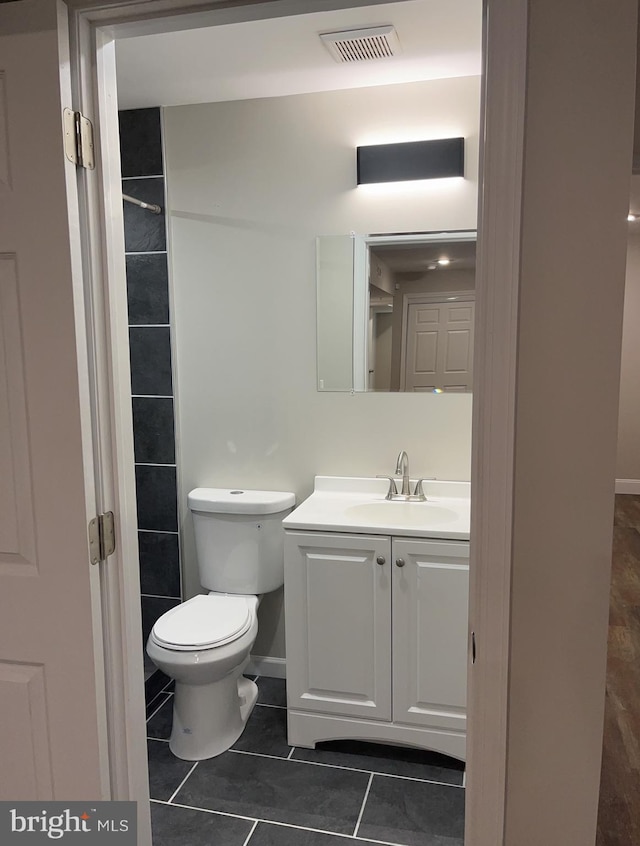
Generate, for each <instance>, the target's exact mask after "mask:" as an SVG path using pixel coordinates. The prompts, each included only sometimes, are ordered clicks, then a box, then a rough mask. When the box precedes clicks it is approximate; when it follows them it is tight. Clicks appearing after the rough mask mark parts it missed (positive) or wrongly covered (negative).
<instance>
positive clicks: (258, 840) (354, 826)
mask: <svg viewBox="0 0 640 846" xmlns="http://www.w3.org/2000/svg"><path fill="white" fill-rule="evenodd" d="M257 684H258V688H259V691H260V693H259V697H258V704H257V705H256V706H255V708H254V711H253V714H252V715H251V718H250V720H249V722H248V724H247V727H246V729H245V731H244V733H243V735H242V737H241V738H240V739H239V740H238V742H237V743H236V744H235V745H234V746H233V748H232V749H230V750H229V751H228V752H225V753H224V754H223V755H220V756H218V757H217V758H212V759H210V760H208V761H200V762H199V763H196V764H193V763H191V762H188V761H181V760H179V759H178V758H176V757H174V756H173V755H172V754H171V752H170V751H169V745H168V742H167V741H168V737H169V734H170V731H171V712H172V705H173V702H172V699H173V697H172V695H171V693H170V690H167V691H165V692H164V693H162V694H160V695H159V697H158V698H157V699H156V701H155V703H154V704H155V710H154V709H153V708H152V709H151V711H150V713H151V716H150V717H149V720H148V722H147V727H148V731H147V734H148V737H149V741H148V746H149V782H150V789H151V820H152V825H153V843H154V846H170V845H171V846H174V844H176V843H179V844H180V846H214V845H215V846H347V844H348V843H353V842H354V841H355V842H356V843H358V844H367V843H369V844H373V843H378V844H379V843H383V844H400V846H462V843H463V830H464V789H463V784H464V770H463V766H462V764H460V763H459V762H458V761H454V760H452V759H449V758H446V757H444V756H442V755H437V754H435V753H430V752H423V751H421V750H416V749H407V748H396V747H391V746H379V745H375V744H370V743H358V742H355V741H341V742H333V743H322V744H318V749H316V750H311V749H300V748H297V749H294V748H292V747H291V746H289V745H288V743H287V728H286V722H287V721H286V717H287V712H286V695H285V683H284V681H282V680H280V679H271V678H266V677H261V678H259V679H257Z"/></svg>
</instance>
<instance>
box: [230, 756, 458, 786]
mask: <svg viewBox="0 0 640 846" xmlns="http://www.w3.org/2000/svg"><path fill="white" fill-rule="evenodd" d="M294 750H295V747H294ZM227 751H228V752H234V753H235V754H236V755H255V756H256V757H257V758H270V759H271V760H274V761H293V763H295V764H310V765H311V766H312V767H329V768H331V769H334V770H347V771H348V772H352V773H366V775H378V776H384V777H385V778H403V779H405V781H417V782H420V784H436V785H439V786H440V787H456V788H458V790H461V789H462V785H461V784H452V783H451V782H449V781H434V780H433V779H430V778H418V777H417V776H405V775H398V774H397V773H383V772H380V771H379V770H363V769H361V768H360V767H346V766H344V764H325V763H324V762H323V761H305V760H304V758H291V755H292V754H293V753H289V755H288V756H287V757H286V758H283V757H282V755H267V754H266V753H265V752H250V751H249V750H246V749H228V750H227Z"/></svg>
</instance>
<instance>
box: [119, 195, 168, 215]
mask: <svg viewBox="0 0 640 846" xmlns="http://www.w3.org/2000/svg"><path fill="white" fill-rule="evenodd" d="M122 199H123V200H126V201H127V203H134V204H135V205H136V206H140V208H141V209H148V210H149V211H150V212H151V213H152V214H161V213H162V208H161V207H160V206H157V205H156V204H155V203H145V202H143V201H142V200H138V199H137V198H136V197H130V196H129V194H123V195H122Z"/></svg>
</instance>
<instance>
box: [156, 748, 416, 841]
mask: <svg viewBox="0 0 640 846" xmlns="http://www.w3.org/2000/svg"><path fill="white" fill-rule="evenodd" d="M196 763H199V762H196ZM149 801H150V802H155V803H156V804H157V805H167V806H168V807H169V808H184V809H185V810H187V811H202V813H204V814H214V815H217V816H220V817H231V818H232V819H234V820H247V821H248V822H255V823H265V825H279V826H282V828H293V829H296V831H312V832H315V833H316V834H328V835H331V836H332V837H344V838H346V839H348V840H354V841H357V842H358V843H365V842H370V843H379V844H381V846H406V844H403V843H397V842H394V841H393V840H376V839H375V838H371V837H367V838H366V839H365V838H362V837H354V836H353V835H352V834H345V833H344V832H342V831H329V830H327V829H326V828H307V827H306V826H304V825H296V823H286V822H281V821H280V820H267V819H265V818H264V817H247V816H244V815H242V814H232V813H230V812H229V811H214V810H213V809H212V808H201V807H200V806H198V805H184V804H182V803H180V802H167V800H166V799H150V800H149Z"/></svg>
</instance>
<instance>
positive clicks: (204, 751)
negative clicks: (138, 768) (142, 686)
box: [169, 673, 258, 761]
mask: <svg viewBox="0 0 640 846" xmlns="http://www.w3.org/2000/svg"><path fill="white" fill-rule="evenodd" d="M257 698H258V687H257V685H256V683H255V682H253V681H251V679H247V678H245V677H244V676H242V675H240V676H238V675H236V674H235V673H234V674H232V675H228V676H225V677H224V678H223V679H220V680H219V681H216V682H213V683H212V684H205V685H192V684H182V683H181V682H178V681H176V689H175V694H174V699H173V728H172V730H171V739H170V741H169V749H171V751H172V752H173V754H174V755H175V756H176V758H181V759H182V760H183V761H203V760H206V759H207V758H215V756H216V755H221V754H222V753H223V752H226V751H227V749H229V748H230V747H231V746H233V744H234V743H235V742H236V740H237V739H238V738H239V737H240V735H241V734H242V732H243V731H244V727H245V725H246V723H247V720H248V719H249V717H250V715H251V712H252V711H253V706H254V705H255V704H256V699H257Z"/></svg>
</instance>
